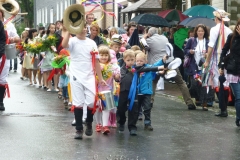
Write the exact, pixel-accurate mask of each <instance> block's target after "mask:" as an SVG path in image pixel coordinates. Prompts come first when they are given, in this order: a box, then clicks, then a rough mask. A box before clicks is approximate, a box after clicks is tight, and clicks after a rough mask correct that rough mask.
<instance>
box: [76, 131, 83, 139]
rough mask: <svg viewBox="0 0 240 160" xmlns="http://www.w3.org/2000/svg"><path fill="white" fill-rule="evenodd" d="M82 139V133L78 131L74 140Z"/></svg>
mask: <svg viewBox="0 0 240 160" xmlns="http://www.w3.org/2000/svg"><path fill="white" fill-rule="evenodd" d="M82 137H83V131H82V130H80V131H77V132H76V135H75V137H74V139H82Z"/></svg>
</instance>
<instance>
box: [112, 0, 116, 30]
mask: <svg viewBox="0 0 240 160" xmlns="http://www.w3.org/2000/svg"><path fill="white" fill-rule="evenodd" d="M112 7H113V13H114V14H115V0H113V6H112ZM112 26H113V27H115V19H114V16H113V23H112Z"/></svg>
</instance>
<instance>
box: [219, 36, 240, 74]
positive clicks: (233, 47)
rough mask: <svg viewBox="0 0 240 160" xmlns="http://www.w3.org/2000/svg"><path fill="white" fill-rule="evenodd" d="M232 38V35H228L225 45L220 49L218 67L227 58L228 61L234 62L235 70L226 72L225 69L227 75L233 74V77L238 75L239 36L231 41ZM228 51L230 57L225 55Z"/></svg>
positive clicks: (239, 64) (239, 66) (239, 61)
mask: <svg viewBox="0 0 240 160" xmlns="http://www.w3.org/2000/svg"><path fill="white" fill-rule="evenodd" d="M232 37H233V34H229V35H228V37H227V41H226V43H225V45H224V47H223V49H222V53H221V56H220V63H219V66H220V64H221V63H222V62H224V61H225V60H226V59H227V58H228V61H229V60H231V61H235V67H234V68H235V69H234V70H228V69H227V68H226V69H227V73H229V74H234V75H239V74H240V35H238V34H237V35H236V36H235V37H234V39H233V40H232ZM231 43H232V44H231ZM229 50H230V53H229V55H231V56H227V53H228V51H229ZM230 57H231V58H230ZM224 59H225V60H224ZM225 62H226V61H225ZM232 63H233V62H232ZM225 66H227V64H225Z"/></svg>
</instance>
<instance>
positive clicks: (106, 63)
mask: <svg viewBox="0 0 240 160" xmlns="http://www.w3.org/2000/svg"><path fill="white" fill-rule="evenodd" d="M98 50H99V56H100V58H99V61H100V65H101V70H102V75H103V79H104V80H105V81H106V83H107V85H105V86H103V85H101V84H98V92H99V93H100V92H102V91H108V90H111V91H113V87H114V80H116V81H118V80H119V79H120V69H119V67H118V66H117V65H114V64H112V63H111V56H110V50H109V48H108V47H107V46H105V45H101V46H100V47H99V48H98ZM98 106H99V107H98V108H97V111H96V113H95V118H96V122H97V125H96V131H97V132H101V131H102V133H103V134H108V133H109V132H110V130H109V128H108V120H109V115H110V112H111V110H104V105H103V103H101V100H99V103H98ZM115 121H116V119H115Z"/></svg>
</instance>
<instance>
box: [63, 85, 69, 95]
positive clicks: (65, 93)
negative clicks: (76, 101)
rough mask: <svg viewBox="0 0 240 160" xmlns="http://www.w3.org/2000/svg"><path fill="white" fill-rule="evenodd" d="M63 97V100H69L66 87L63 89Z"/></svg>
mask: <svg viewBox="0 0 240 160" xmlns="http://www.w3.org/2000/svg"><path fill="white" fill-rule="evenodd" d="M62 95H63V98H68V88H67V87H66V86H65V87H62Z"/></svg>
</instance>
